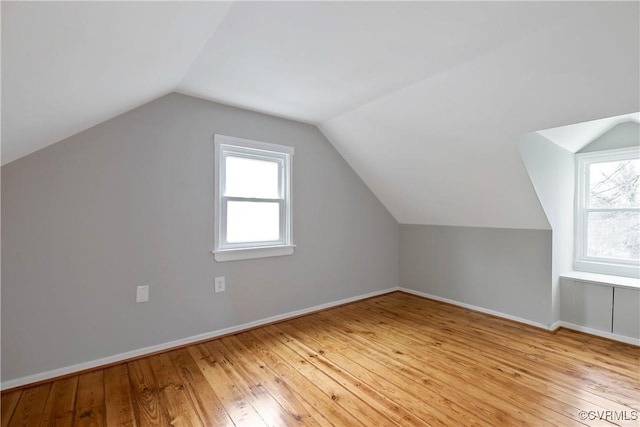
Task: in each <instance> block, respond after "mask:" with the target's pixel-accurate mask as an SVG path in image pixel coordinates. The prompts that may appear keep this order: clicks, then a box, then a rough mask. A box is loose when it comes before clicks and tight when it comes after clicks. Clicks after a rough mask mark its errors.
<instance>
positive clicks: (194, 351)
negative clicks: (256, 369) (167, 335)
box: [189, 344, 267, 426]
mask: <svg viewBox="0 0 640 427" xmlns="http://www.w3.org/2000/svg"><path fill="white" fill-rule="evenodd" d="M189 353H191V357H193V359H194V360H195V361H196V363H197V364H198V366H199V367H200V370H201V372H202V374H203V375H204V376H205V378H206V380H207V382H208V383H209V386H210V387H211V388H212V389H213V390H214V392H215V394H216V395H217V396H218V398H219V399H220V402H222V405H223V406H224V408H225V410H226V411H227V413H228V414H229V416H230V417H231V420H232V421H233V423H234V424H236V425H254V426H265V425H267V424H266V422H265V421H264V419H263V418H262V417H261V416H260V414H258V412H256V410H255V408H254V407H253V406H252V405H251V399H247V396H246V395H244V394H243V393H242V392H241V391H239V390H238V389H237V387H236V385H235V384H234V383H233V379H232V378H229V376H228V374H227V371H226V370H225V369H224V368H223V365H226V364H228V362H227V361H226V360H224V358H222V357H220V356H219V355H216V354H214V353H212V352H211V351H210V350H209V348H208V346H207V345H205V344H200V345H197V346H194V347H189Z"/></svg>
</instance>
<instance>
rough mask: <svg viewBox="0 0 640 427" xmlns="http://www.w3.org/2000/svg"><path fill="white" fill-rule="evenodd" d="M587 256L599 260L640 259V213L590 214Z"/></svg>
mask: <svg viewBox="0 0 640 427" xmlns="http://www.w3.org/2000/svg"><path fill="white" fill-rule="evenodd" d="M587 222H588V228H587V255H588V256H590V257H598V258H614V259H620V260H638V259H639V258H640V212H589V214H588V221H587Z"/></svg>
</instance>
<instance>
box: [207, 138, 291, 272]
mask: <svg viewBox="0 0 640 427" xmlns="http://www.w3.org/2000/svg"><path fill="white" fill-rule="evenodd" d="M214 146H215V149H214V250H213V251H212V252H213V254H214V257H215V260H216V261H218V262H223V261H235V260H243V259H252V258H265V257H272V256H283V255H291V254H292V253H293V250H294V248H295V245H294V244H293V243H292V241H293V238H292V231H291V228H292V226H291V224H292V212H291V211H292V209H291V173H292V163H293V162H292V157H293V153H294V148H293V147H288V146H285V145H279V144H271V143H267V142H261V141H253V140H250V139H243V138H236V137H233V136H226V135H217V134H216V135H215V137H214ZM229 153H232V154H234V155H237V156H240V157H247V158H260V157H264V158H268V159H270V160H277V161H278V162H282V163H281V168H282V174H281V179H282V180H283V181H282V185H283V191H284V194H283V195H282V201H281V202H280V203H282V204H283V205H284V209H283V215H282V216H281V219H280V230H281V231H282V237H281V239H279V240H277V241H270V242H255V243H251V244H229V243H225V242H224V230H225V227H224V222H225V220H226V216H225V212H224V209H225V206H226V203H225V200H224V199H226V200H231V199H235V198H234V197H228V198H225V197H223V194H222V193H223V192H222V188H221V184H224V161H223V158H224V156H225V155H226V154H229Z"/></svg>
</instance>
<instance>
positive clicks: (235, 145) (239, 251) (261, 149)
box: [214, 135, 294, 261]
mask: <svg viewBox="0 0 640 427" xmlns="http://www.w3.org/2000/svg"><path fill="white" fill-rule="evenodd" d="M293 151H294V150H293V148H292V147H286V146H284V145H277V144H268V143H266V142H259V141H250V140H246V139H240V138H234V137H230V136H224V135H216V136H215V218H214V224H215V250H214V254H215V258H216V261H232V260H238V259H249V258H263V257H269V256H279V255H291V254H292V253H293V247H294V246H293V244H292V243H291V158H292V156H293Z"/></svg>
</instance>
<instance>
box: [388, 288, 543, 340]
mask: <svg viewBox="0 0 640 427" xmlns="http://www.w3.org/2000/svg"><path fill="white" fill-rule="evenodd" d="M400 290H401V291H402V292H406V293H408V294H413V295H418V296H420V297H425V298H429V299H432V300H436V301H441V302H446V303H448V304H452V305H457V306H458V307H463V308H468V309H469V310H473V311H478V312H480V313H485V314H491V315H493V316H497V317H502V318H504V319H509V320H513V321H515V322H520V323H524V324H526V325H531V326H535V327H536V328H542V329H546V330H549V325H545V324H544V323H539V322H534V321H531V320H528V319H523V318H522V317H517V316H512V315H511V314H506V313H501V312H499V311H495V310H490V309H488V308H484V307H479V306H477V305H471V304H467V303H464V302H460V301H456V300H452V299H448V298H443V297H439V296H437V295H431V294H428V293H426V292H420V291H414V290H413V289H407V288H403V287H400Z"/></svg>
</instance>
